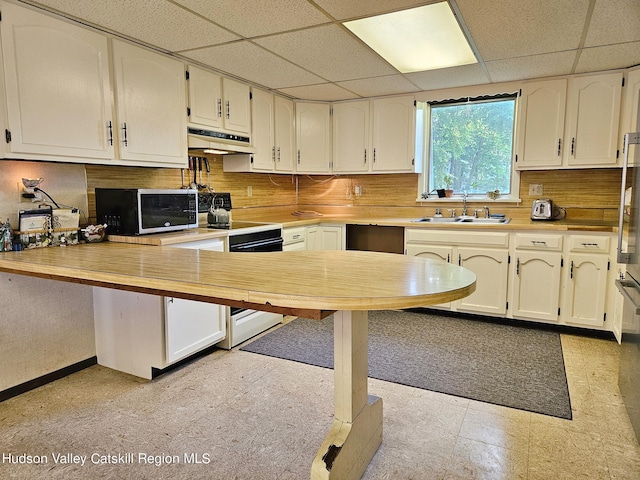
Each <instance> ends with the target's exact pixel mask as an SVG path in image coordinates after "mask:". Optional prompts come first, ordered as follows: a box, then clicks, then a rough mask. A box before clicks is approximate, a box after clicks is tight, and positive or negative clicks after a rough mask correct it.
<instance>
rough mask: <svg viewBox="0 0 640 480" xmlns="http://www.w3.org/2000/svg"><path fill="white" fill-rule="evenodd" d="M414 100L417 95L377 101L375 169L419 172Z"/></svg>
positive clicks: (374, 131) (374, 106)
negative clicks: (416, 166)
mask: <svg viewBox="0 0 640 480" xmlns="http://www.w3.org/2000/svg"><path fill="white" fill-rule="evenodd" d="M414 102H415V100H414V98H413V96H403V97H392V98H382V99H377V100H374V101H373V158H372V162H373V164H372V166H371V168H372V170H373V171H375V172H414V171H416V168H415V144H414V138H415V116H416V113H415V110H416V109H415V103H414Z"/></svg>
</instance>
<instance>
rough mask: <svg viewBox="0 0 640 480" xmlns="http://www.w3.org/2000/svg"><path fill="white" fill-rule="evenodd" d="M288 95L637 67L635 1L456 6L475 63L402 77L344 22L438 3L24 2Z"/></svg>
mask: <svg viewBox="0 0 640 480" xmlns="http://www.w3.org/2000/svg"><path fill="white" fill-rule="evenodd" d="M18 3H24V4H30V5H33V6H36V7H39V8H42V9H45V10H47V11H50V12H53V13H57V14H61V15H63V16H65V17H68V18H70V19H73V20H77V21H80V22H82V23H84V24H87V25H90V26H93V27H96V28H99V29H101V30H103V31H106V32H109V33H111V34H114V35H117V36H120V37H124V38H126V39H129V40H133V41H135V42H138V43H141V44H143V45H146V46H149V47H152V48H154V49H157V50H159V51H162V52H164V53H169V54H171V55H174V56H176V57H178V58H180V59H182V60H185V61H186V62H189V63H194V64H197V65H201V66H205V67H209V68H211V69H213V70H215V71H217V72H220V73H223V74H226V75H228V76H231V77H234V78H238V79H242V80H245V81H247V82H248V83H250V84H252V85H254V86H258V87H261V88H264V89H267V90H272V91H274V92H278V93H281V94H284V95H286V96H289V97H291V98H297V99H305V100H324V101H338V100H347V99H357V98H361V97H373V96H382V95H393V94H402V93H413V92H418V91H422V90H436V89H441V88H447V87H460V86H467V85H481V84H489V83H498V82H507V81H515V80H523V79H530V78H542V77H550V76H556V75H570V74H578V73H587V72H597V71H603V70H612V69H619V68H627V67H631V66H634V65H638V64H640V1H638V0H455V1H454V0H450V1H449V3H450V5H451V6H452V9H453V10H454V12H457V14H458V20H459V22H460V24H461V26H462V28H463V30H465V31H466V32H467V35H468V38H469V39H470V41H471V44H472V48H473V49H474V51H475V53H476V56H477V58H478V63H477V64H473V65H464V66H459V67H452V68H446V69H440V70H431V71H424V72H414V73H409V74H401V73H400V72H398V71H397V70H396V69H395V68H394V67H392V66H391V65H390V64H389V63H387V62H386V61H385V60H384V59H382V57H380V56H379V55H378V54H376V53H375V52H373V51H372V50H371V49H370V48H369V47H368V46H367V45H366V44H364V43H363V42H362V41H360V40H359V39H358V38H357V37H355V36H354V35H353V34H351V33H350V32H349V31H348V30H347V29H346V28H344V27H343V26H342V22H344V21H347V20H354V19H358V18H363V17H368V16H372V15H378V14H381V13H388V12H393V11H398V10H403V9H407V8H412V7H416V6H420V5H425V4H429V3H434V1H433V0H432V1H424V0H423V1H415V0H376V1H371V0H349V1H345V0H315V1H312V0H37V1H35V0H20V1H19V2H18Z"/></svg>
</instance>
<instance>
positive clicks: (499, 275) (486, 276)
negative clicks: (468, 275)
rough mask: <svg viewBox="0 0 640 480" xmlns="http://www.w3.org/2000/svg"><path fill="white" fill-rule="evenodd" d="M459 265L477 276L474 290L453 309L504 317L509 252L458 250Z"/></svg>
mask: <svg viewBox="0 0 640 480" xmlns="http://www.w3.org/2000/svg"><path fill="white" fill-rule="evenodd" d="M457 261H458V265H460V266H461V267H464V268H467V269H469V270H471V271H472V272H473V273H475V274H476V277H477V280H476V291H475V292H473V293H472V294H471V295H469V296H468V297H465V298H463V299H460V300H458V301H457V302H456V303H455V304H454V305H455V308H456V310H466V311H469V312H473V313H487V314H492V315H504V314H505V313H506V312H507V278H508V273H509V252H508V251H507V250H491V249H487V248H469V247H458V249H457Z"/></svg>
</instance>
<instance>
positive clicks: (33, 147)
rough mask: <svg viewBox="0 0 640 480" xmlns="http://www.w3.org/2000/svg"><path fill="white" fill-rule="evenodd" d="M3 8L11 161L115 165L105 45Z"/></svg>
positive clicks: (92, 35) (82, 32) (77, 30)
mask: <svg viewBox="0 0 640 480" xmlns="http://www.w3.org/2000/svg"><path fill="white" fill-rule="evenodd" d="M1 6H2V50H3V55H4V58H3V60H4V74H5V84H6V94H7V95H6V97H7V116H8V133H7V135H6V136H7V137H9V136H10V142H8V145H7V156H11V157H16V156H19V157H21V158H25V156H24V155H22V154H27V157H26V158H29V157H28V155H29V154H33V155H35V156H37V157H40V158H43V156H45V155H54V156H65V157H89V158H99V159H109V158H113V157H114V148H113V133H114V124H113V118H112V110H111V87H110V83H109V55H108V42H107V38H106V37H105V36H104V35H101V34H99V33H96V32H93V31H90V30H87V29H84V28H81V27H77V26H75V25H72V24H70V23H67V22H65V21H62V20H57V19H54V18H51V17H49V16H46V15H42V14H39V13H37V12H34V11H31V10H29V9H26V8H21V7H19V6H16V5H13V4H8V3H2V4H1ZM8 139H9V138H7V140H8ZM16 154H18V155H16Z"/></svg>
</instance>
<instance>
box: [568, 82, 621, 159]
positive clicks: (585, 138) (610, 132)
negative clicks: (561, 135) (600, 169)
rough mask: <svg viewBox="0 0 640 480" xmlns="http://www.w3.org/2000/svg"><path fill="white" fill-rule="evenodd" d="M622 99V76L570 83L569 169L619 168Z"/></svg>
mask: <svg viewBox="0 0 640 480" xmlns="http://www.w3.org/2000/svg"><path fill="white" fill-rule="evenodd" d="M621 96H622V73H610V74H603V75H592V76H587V77H576V78H572V79H570V80H569V92H568V95H567V121H566V126H565V146H564V159H565V164H566V165H567V166H569V167H582V166H585V167H589V166H615V165H616V163H617V162H618V160H617V158H618V153H617V152H618V125H619V122H620V99H621ZM569 142H570V143H569Z"/></svg>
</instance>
